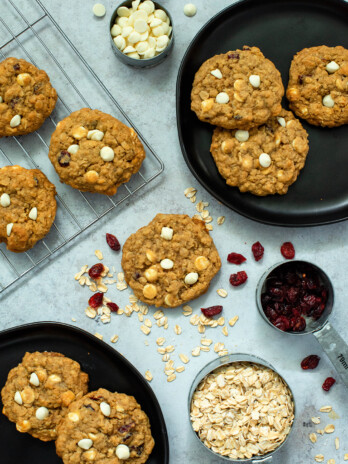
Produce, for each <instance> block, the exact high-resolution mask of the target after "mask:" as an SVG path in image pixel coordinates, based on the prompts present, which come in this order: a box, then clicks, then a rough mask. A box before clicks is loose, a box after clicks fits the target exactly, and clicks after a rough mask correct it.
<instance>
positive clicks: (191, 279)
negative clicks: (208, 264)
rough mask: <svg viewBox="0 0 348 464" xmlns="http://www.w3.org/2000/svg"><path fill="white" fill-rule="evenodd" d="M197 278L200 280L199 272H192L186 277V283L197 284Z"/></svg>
mask: <svg viewBox="0 0 348 464" xmlns="http://www.w3.org/2000/svg"><path fill="white" fill-rule="evenodd" d="M197 280H198V274H197V272H190V273H189V274H187V275H186V277H185V284H187V285H193V284H195V283H196V282H197Z"/></svg>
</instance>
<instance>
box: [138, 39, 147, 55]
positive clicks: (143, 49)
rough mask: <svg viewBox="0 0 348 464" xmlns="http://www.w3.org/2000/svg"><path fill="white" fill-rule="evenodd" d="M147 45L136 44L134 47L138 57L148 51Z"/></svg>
mask: <svg viewBox="0 0 348 464" xmlns="http://www.w3.org/2000/svg"><path fill="white" fill-rule="evenodd" d="M148 48H149V44H148V42H145V41H144V42H138V43H137V44H136V46H135V49H136V51H137V52H138V53H139V55H144V53H145V52H146V50H148Z"/></svg>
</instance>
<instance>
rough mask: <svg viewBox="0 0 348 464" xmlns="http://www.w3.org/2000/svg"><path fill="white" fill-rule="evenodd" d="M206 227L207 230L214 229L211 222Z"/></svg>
mask: <svg viewBox="0 0 348 464" xmlns="http://www.w3.org/2000/svg"><path fill="white" fill-rule="evenodd" d="M205 228H206V229H207V230H213V226H212V225H211V224H207V225H206V226H205Z"/></svg>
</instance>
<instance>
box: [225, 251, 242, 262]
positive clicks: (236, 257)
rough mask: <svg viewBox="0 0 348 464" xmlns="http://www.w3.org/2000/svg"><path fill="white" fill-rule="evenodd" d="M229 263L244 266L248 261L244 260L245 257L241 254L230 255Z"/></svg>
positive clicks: (228, 257)
mask: <svg viewBox="0 0 348 464" xmlns="http://www.w3.org/2000/svg"><path fill="white" fill-rule="evenodd" d="M227 261H228V262H229V263H231V264H242V263H244V261H246V258H244V256H243V255H240V254H239V253H230V254H229V255H228V256H227Z"/></svg>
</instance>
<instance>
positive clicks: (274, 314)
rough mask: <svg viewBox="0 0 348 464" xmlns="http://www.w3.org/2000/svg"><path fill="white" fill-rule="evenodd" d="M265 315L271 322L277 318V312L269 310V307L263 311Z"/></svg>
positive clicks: (272, 309)
mask: <svg viewBox="0 0 348 464" xmlns="http://www.w3.org/2000/svg"><path fill="white" fill-rule="evenodd" d="M265 314H266V316H267V317H268V319H269V320H270V321H271V322H272V321H274V320H276V319H277V317H278V313H277V311H276V310H275V309H274V308H271V307H270V306H267V308H266V309H265Z"/></svg>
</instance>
